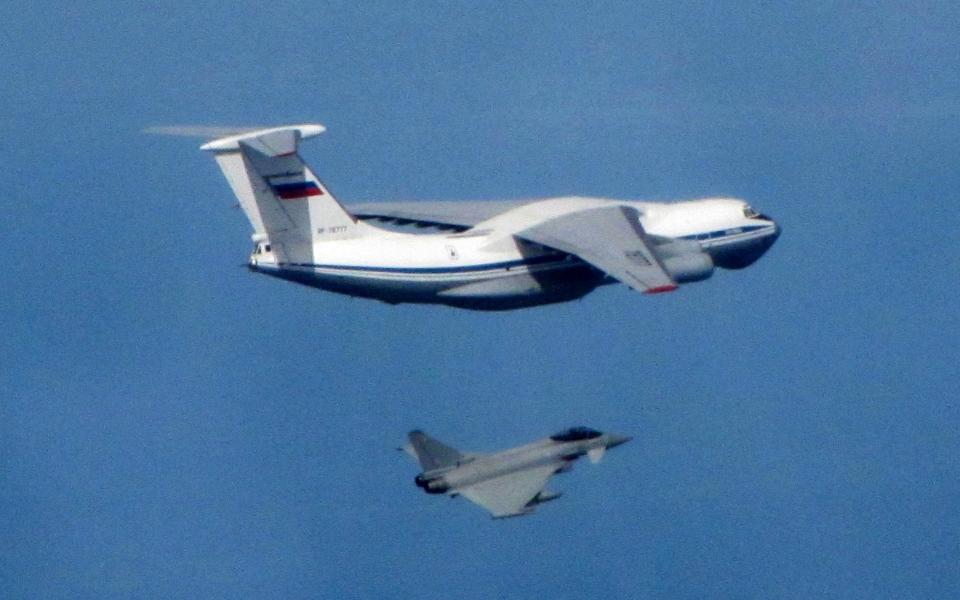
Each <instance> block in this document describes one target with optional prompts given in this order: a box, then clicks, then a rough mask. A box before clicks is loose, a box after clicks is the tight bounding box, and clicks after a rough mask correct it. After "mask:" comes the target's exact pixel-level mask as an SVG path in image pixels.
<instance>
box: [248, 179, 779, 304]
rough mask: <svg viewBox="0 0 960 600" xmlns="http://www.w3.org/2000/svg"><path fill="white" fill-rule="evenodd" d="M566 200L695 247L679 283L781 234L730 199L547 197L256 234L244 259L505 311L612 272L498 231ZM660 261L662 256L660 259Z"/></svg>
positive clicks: (300, 278) (744, 258) (741, 260)
mask: <svg viewBox="0 0 960 600" xmlns="http://www.w3.org/2000/svg"><path fill="white" fill-rule="evenodd" d="M571 201H572V202H578V201H579V202H581V203H583V202H586V201H589V202H590V203H592V204H596V203H612V204H620V205H624V206H631V207H634V208H636V209H637V210H638V211H639V213H640V215H641V216H640V221H641V225H642V227H643V229H644V230H645V231H646V232H647V233H648V234H650V235H652V236H656V237H657V239H662V240H665V241H666V242H671V241H673V242H676V243H677V244H675V245H683V246H682V247H683V249H684V253H687V254H689V253H690V251H691V250H690V249H693V253H694V254H699V253H701V252H702V253H703V254H705V255H708V256H709V260H707V263H708V264H707V265H706V266H704V265H702V264H699V263H698V265H697V266H696V267H695V268H694V269H688V268H684V267H683V266H682V262H681V263H677V264H681V266H680V267H678V268H674V270H673V271H671V275H673V277H674V279H675V280H676V281H677V282H678V283H687V282H691V281H699V280H702V279H706V278H707V277H709V276H710V275H711V274H712V272H713V267H714V266H716V267H721V268H728V269H740V268H743V267H746V266H748V265H750V264H752V263H753V262H754V261H756V260H757V259H758V258H760V256H762V255H763V254H764V253H765V252H766V251H767V250H768V249H769V248H770V246H771V245H772V244H773V242H774V241H775V240H776V239H777V237H778V236H779V233H780V229H779V226H778V225H777V224H776V223H775V222H774V221H772V220H771V219H769V218H768V217H765V216H764V215H759V214H757V213H753V211H752V209H749V207H748V205H747V204H746V203H745V202H743V201H741V200H735V199H726V198H716V199H705V200H693V201H688V202H676V203H652V202H632V201H614V200H600V199H552V200H545V201H540V202H536V203H532V204H528V205H525V206H523V207H522V208H520V209H518V211H508V212H506V213H504V214H502V215H499V216H497V217H495V218H494V219H491V220H490V221H489V222H488V223H481V224H478V225H476V226H475V227H473V228H471V229H468V230H466V231H463V232H458V233H449V232H443V233H405V232H398V231H393V230H388V229H382V228H376V227H371V229H373V230H375V232H376V233H375V234H373V235H365V236H363V237H358V238H353V239H332V240H325V239H323V238H318V239H315V240H314V241H313V242H312V243H310V242H305V243H306V244H309V245H310V246H311V247H310V248H309V250H308V251H303V249H301V251H299V252H292V251H291V250H292V249H291V248H284V247H283V246H282V245H278V244H277V243H276V242H274V243H273V244H271V243H268V242H265V243H258V244H257V246H256V248H255V249H254V252H253V254H252V255H251V256H250V262H249V266H250V268H251V269H252V270H253V271H256V272H258V273H263V274H266V275H270V276H273V277H278V278H281V279H286V280H290V281H295V282H298V283H301V284H305V285H309V286H312V287H316V288H320V289H324V290H328V291H332V292H338V293H342V294H348V295H351V296H359V297H365V298H374V299H378V300H381V301H384V302H388V303H391V304H395V303H402V302H410V303H436V304H447V305H451V306H457V307H461V308H470V309H478V310H504V309H512V308H521V307H527V306H536V305H541V304H549V303H554V302H563V301H566V300H573V299H576V298H580V297H582V296H584V295H586V294H588V293H589V292H591V291H592V290H594V289H595V288H596V287H598V286H600V285H604V284H607V283H614V282H615V280H613V279H611V278H609V277H607V276H606V275H605V274H604V273H602V272H600V271H599V270H597V269H595V268H593V267H592V266H590V265H589V264H587V263H585V262H583V261H581V260H580V259H578V258H577V257H575V256H572V255H570V254H566V253H564V252H559V251H557V250H554V249H551V248H547V247H543V246H540V245H537V244H533V243H529V242H526V241H524V240H522V239H518V238H517V237H514V236H512V235H509V234H507V235H505V234H504V231H505V230H506V231H508V232H509V230H510V226H511V219H513V218H514V217H512V215H511V213H513V212H519V211H526V212H527V213H530V211H538V210H539V211H547V212H549V211H551V210H562V206H564V205H565V204H566V203H569V202H571ZM558 207H560V208H558ZM487 225H489V226H487ZM288 244H289V242H288ZM697 251H699V252H697ZM290 256H298V257H299V259H290V258H288V257H290ZM705 260H706V259H705ZM666 264H667V266H668V267H670V265H671V263H670V262H669V261H667V262H666ZM668 270H670V269H669V268H668Z"/></svg>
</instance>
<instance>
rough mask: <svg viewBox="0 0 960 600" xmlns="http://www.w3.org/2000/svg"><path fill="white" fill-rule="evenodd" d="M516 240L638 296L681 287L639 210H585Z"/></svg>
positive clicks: (520, 234) (527, 231) (521, 234)
mask: <svg viewBox="0 0 960 600" xmlns="http://www.w3.org/2000/svg"><path fill="white" fill-rule="evenodd" d="M514 235H515V236H516V237H518V238H521V239H524V240H527V241H530V242H534V243H537V244H540V245H542V246H549V247H551V248H554V249H556V250H560V251H562V252H566V253H567V254H572V255H574V256H576V257H578V258H580V259H581V260H583V261H584V262H587V263H589V264H591V265H593V266H594V267H596V268H597V269H600V270H601V271H603V272H604V273H606V274H607V275H610V276H611V277H613V278H615V279H617V280H619V281H620V282H622V283H624V284H626V285H628V286H630V287H631V288H633V289H635V290H637V291H638V292H644V293H648V294H655V293H659V292H670V291H673V290H675V289H677V282H676V281H674V280H673V278H672V277H670V275H669V274H668V273H667V271H666V269H665V268H664V266H663V263H662V262H661V261H660V258H659V257H657V255H656V253H654V251H653V244H652V242H651V240H650V237H649V236H648V235H647V233H646V232H645V231H644V230H643V226H642V225H640V213H639V211H637V209H635V208H632V207H629V206H622V205H615V206H601V207H597V208H587V209H584V210H578V211H575V212H571V213H567V214H564V215H560V216H558V217H554V218H552V219H548V220H546V221H543V222H541V223H538V224H536V225H533V226H532V227H528V228H526V229H523V230H520V231H518V232H517V233H515V234H514Z"/></svg>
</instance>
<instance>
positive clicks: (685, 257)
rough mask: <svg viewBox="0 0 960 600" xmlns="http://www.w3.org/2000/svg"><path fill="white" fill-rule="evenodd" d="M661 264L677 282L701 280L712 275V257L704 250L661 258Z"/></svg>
mask: <svg viewBox="0 0 960 600" xmlns="http://www.w3.org/2000/svg"><path fill="white" fill-rule="evenodd" d="M663 266H664V268H665V269H666V270H667V273H669V274H670V277H673V280H674V281H676V282H677V283H688V282H691V281H703V280H704V279H707V278H709V277H710V276H711V275H713V271H714V266H713V259H712V258H710V255H709V254H707V253H706V252H692V253H689V254H677V255H675V256H668V257H666V258H664V259H663Z"/></svg>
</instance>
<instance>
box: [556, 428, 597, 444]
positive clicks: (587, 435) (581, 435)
mask: <svg viewBox="0 0 960 600" xmlns="http://www.w3.org/2000/svg"><path fill="white" fill-rule="evenodd" d="M601 435H603V434H602V433H600V432H599V431H597V430H596V429H590V428H589V427H571V428H570V429H567V430H566V431H561V432H560V433H557V434H555V435H551V436H550V439H551V440H553V441H555V442H579V441H580V440H592V439H593V438H597V437H600V436H601Z"/></svg>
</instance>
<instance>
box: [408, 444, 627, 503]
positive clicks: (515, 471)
mask: <svg viewBox="0 0 960 600" xmlns="http://www.w3.org/2000/svg"><path fill="white" fill-rule="evenodd" d="M629 440H630V438H629V437H624V436H619V435H613V434H609V433H601V432H599V431H596V430H593V429H589V428H586V427H574V428H571V429H568V430H566V431H563V432H560V433H558V434H556V435H553V436H550V437H548V438H545V439H543V440H538V441H536V442H533V443H531V444H527V445H524V446H519V447H516V448H511V449H509V450H504V451H502V452H497V453H494V454H462V453H460V452H459V451H457V450H454V449H453V448H450V447H449V446H445V445H444V444H442V443H441V442H439V441H437V440H435V439H433V438H431V437H429V436H427V435H426V434H424V433H423V432H421V431H412V432H410V443H409V444H408V446H407V447H406V448H405V449H406V450H407V451H408V452H410V454H412V455H413V456H414V457H415V458H417V459H418V460H419V461H420V464H421V466H423V467H424V469H425V470H424V471H423V472H422V473H420V474H419V475H417V476H416V478H415V479H414V483H415V484H416V485H417V487H420V488H422V489H423V490H424V491H425V492H427V493H428V494H447V495H450V496H458V495H463V496H465V497H466V498H468V499H469V500H471V501H472V502H474V503H476V504H479V505H480V506H482V507H484V508H486V509H487V510H488V511H490V513H491V514H492V515H493V517H494V518H502V517H513V516H520V515H525V514H529V513H530V512H532V511H533V509H534V507H535V506H536V505H537V504H542V503H544V502H547V501H550V500H555V499H556V498H559V497H560V494H559V493H555V492H549V491H546V489H545V486H546V483H547V481H548V480H549V479H550V477H552V476H553V475H555V474H557V473H563V472H565V471H568V470H570V469H571V468H572V467H573V462H574V461H576V460H577V459H578V458H580V457H582V456H585V455H586V456H589V457H590V459H591V461H592V462H599V461H600V459H601V458H602V457H603V454H604V453H605V452H606V450H607V449H608V448H613V447H615V446H619V445H620V444H623V443H625V442H627V441H629Z"/></svg>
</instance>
